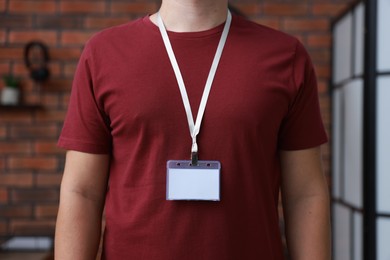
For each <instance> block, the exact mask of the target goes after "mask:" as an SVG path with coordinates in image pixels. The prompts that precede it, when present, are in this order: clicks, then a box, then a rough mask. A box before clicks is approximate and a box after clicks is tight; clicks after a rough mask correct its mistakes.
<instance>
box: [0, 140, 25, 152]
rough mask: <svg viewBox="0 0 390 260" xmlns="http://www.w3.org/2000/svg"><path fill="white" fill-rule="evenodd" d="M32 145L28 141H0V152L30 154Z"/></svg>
mask: <svg viewBox="0 0 390 260" xmlns="http://www.w3.org/2000/svg"><path fill="white" fill-rule="evenodd" d="M29 153H31V145H30V144H29V143H28V142H20V141H18V142H7V141H5V142H4V141H0V154H4V155H10V154H29Z"/></svg>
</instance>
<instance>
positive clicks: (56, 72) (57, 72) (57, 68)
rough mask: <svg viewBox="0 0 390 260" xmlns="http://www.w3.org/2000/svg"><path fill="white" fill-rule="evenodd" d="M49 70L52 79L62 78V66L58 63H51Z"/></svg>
mask: <svg viewBox="0 0 390 260" xmlns="http://www.w3.org/2000/svg"><path fill="white" fill-rule="evenodd" d="M48 69H49V70H50V76H51V77H55V76H61V74H62V64H61V63H60V62H58V61H50V63H49V64H48Z"/></svg>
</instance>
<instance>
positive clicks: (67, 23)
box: [36, 15, 84, 29]
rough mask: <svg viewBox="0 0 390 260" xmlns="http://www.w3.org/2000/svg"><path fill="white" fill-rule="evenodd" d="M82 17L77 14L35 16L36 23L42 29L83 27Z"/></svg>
mask: <svg viewBox="0 0 390 260" xmlns="http://www.w3.org/2000/svg"><path fill="white" fill-rule="evenodd" d="M82 18H83V17H78V16H73V15H69V16H65V15H61V16H43V15H40V16H38V17H36V25H37V27H38V28H42V29H58V28H61V29H83V28H84V23H83V19H82Z"/></svg>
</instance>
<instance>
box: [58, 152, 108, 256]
mask: <svg viewBox="0 0 390 260" xmlns="http://www.w3.org/2000/svg"><path fill="white" fill-rule="evenodd" d="M108 171H109V156H108V155H97V154H87V153H81V152H76V151H68V152H67V155H66V163H65V170H64V176H63V179H62V183H61V194H60V206H59V212H58V217H57V225H56V236H55V259H58V260H62V259H72V260H77V259H95V258H96V254H97V250H98V247H99V241H100V232H101V221H102V212H103V208H104V200H105V194H106V188H107V179H108Z"/></svg>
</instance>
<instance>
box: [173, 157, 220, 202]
mask: <svg viewBox="0 0 390 260" xmlns="http://www.w3.org/2000/svg"><path fill="white" fill-rule="evenodd" d="M220 172H221V163H220V162H218V161H199V162H198V165H196V166H193V165H192V164H191V161H173V160H172V161H168V162H167V200H209V201H219V200H220Z"/></svg>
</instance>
